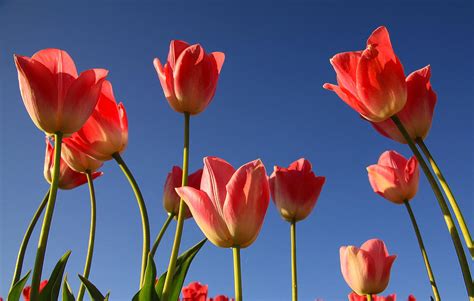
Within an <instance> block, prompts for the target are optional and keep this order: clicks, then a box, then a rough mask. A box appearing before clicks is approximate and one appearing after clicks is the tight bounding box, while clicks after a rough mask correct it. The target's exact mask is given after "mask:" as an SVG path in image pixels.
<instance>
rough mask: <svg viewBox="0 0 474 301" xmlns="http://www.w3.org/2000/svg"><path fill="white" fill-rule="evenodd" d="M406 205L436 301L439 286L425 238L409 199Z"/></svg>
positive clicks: (438, 298) (438, 297)
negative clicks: (427, 251)
mask: <svg viewBox="0 0 474 301" xmlns="http://www.w3.org/2000/svg"><path fill="white" fill-rule="evenodd" d="M404 203H405V207H406V208H407V211H408V214H409V215H410V220H411V223H412V224H413V229H414V230H415V234H416V239H417V240H418V245H419V246H420V251H421V255H422V256H423V261H424V262H425V266H426V271H427V272H428V278H429V279H430V283H431V289H432V290H433V295H434V298H435V300H436V301H440V300H441V298H440V296H439V291H438V286H437V285H436V280H435V277H434V274H433V270H432V269H431V264H430V261H429V259H428V254H427V253H426V249H425V244H424V243H423V238H422V237H421V233H420V228H418V223H417V222H416V219H415V214H413V210H412V209H411V205H410V203H409V202H408V201H405V202H404Z"/></svg>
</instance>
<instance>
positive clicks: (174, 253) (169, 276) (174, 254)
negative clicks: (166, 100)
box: [162, 113, 190, 301]
mask: <svg viewBox="0 0 474 301" xmlns="http://www.w3.org/2000/svg"><path fill="white" fill-rule="evenodd" d="M189 122H190V115H189V113H184V147H183V177H182V179H181V186H186V185H188V166H189ZM185 209H186V203H185V202H184V200H183V199H182V198H181V199H180V200H179V212H178V221H177V223H176V233H175V236H174V242H173V249H172V250H171V255H170V261H169V264H168V272H167V273H166V278H165V284H164V286H163V296H162V299H163V301H169V300H168V294H169V290H170V289H171V284H172V283H173V275H174V272H175V270H176V261H177V259H178V253H179V246H180V244H181V236H182V234H183V226H184V220H185V213H186V210H185Z"/></svg>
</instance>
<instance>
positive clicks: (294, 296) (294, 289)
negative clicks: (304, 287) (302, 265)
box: [290, 221, 298, 301]
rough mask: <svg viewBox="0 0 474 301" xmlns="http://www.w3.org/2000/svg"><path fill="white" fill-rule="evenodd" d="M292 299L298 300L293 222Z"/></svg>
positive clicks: (293, 223) (292, 225)
mask: <svg viewBox="0 0 474 301" xmlns="http://www.w3.org/2000/svg"><path fill="white" fill-rule="evenodd" d="M290 228H291V231H290V232H291V288H292V290H291V299H292V300H293V301H297V300H298V280H297V275H296V222H295V221H292V222H291V226H290Z"/></svg>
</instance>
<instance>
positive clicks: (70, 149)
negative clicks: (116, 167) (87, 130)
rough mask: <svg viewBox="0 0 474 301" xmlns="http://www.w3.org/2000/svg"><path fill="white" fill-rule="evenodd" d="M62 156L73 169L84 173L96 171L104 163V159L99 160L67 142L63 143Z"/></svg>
mask: <svg viewBox="0 0 474 301" xmlns="http://www.w3.org/2000/svg"><path fill="white" fill-rule="evenodd" d="M61 158H62V159H63V160H64V161H65V162H66V163H67V165H69V167H71V168H72V169H73V170H75V171H77V172H83V173H84V172H94V171H96V170H97V169H99V168H100V167H101V166H102V165H103V164H104V163H103V162H102V161H98V160H96V159H94V158H92V157H91V156H88V155H86V154H85V153H83V152H81V151H79V150H78V149H76V148H75V147H74V146H71V145H68V144H66V143H63V144H62V147H61Z"/></svg>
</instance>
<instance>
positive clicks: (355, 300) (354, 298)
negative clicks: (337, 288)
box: [348, 292, 416, 301]
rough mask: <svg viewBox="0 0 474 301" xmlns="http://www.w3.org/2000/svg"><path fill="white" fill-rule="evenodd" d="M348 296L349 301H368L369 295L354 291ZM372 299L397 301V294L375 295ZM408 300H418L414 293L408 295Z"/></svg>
mask: <svg viewBox="0 0 474 301" xmlns="http://www.w3.org/2000/svg"><path fill="white" fill-rule="evenodd" d="M348 297H349V301H367V296H359V295H357V294H356V293H354V292H352V293H350V294H349V296H348ZM372 300H373V301H397V295H395V294H391V295H388V296H387V297H382V296H377V295H373V296H372ZM408 301H416V299H415V296H413V295H410V296H408Z"/></svg>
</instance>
